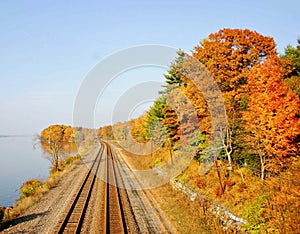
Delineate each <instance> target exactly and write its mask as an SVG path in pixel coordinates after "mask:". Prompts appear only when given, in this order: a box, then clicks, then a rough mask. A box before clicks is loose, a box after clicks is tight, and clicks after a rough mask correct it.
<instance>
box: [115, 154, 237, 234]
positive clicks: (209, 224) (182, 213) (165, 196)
mask: <svg viewBox="0 0 300 234" xmlns="http://www.w3.org/2000/svg"><path fill="white" fill-rule="evenodd" d="M119 150H120V152H121V153H122V154H123V155H124V156H125V157H126V161H127V162H129V164H130V165H131V166H132V167H133V169H139V170H143V169H149V168H151V167H153V166H154V165H155V162H157V161H159V162H166V161H168V160H169V152H168V151H166V150H164V149H159V150H157V151H156V152H155V153H154V154H150V155H146V156H137V155H135V154H132V153H130V152H128V151H126V150H124V149H121V148H119ZM157 158H159V160H158V159H157ZM196 178H199V165H198V164H197V163H196V162H194V161H192V163H191V164H190V166H189V167H188V168H187V170H186V171H185V172H184V173H183V174H181V176H180V180H183V181H185V182H190V181H193V180H196ZM150 192H151V193H152V194H153V195H154V198H155V200H156V201H157V202H158V205H159V207H160V208H161V209H162V210H163V211H164V213H165V214H166V215H167V217H168V218H169V220H170V221H171V223H172V225H174V226H175V228H176V230H177V231H178V232H179V233H234V231H231V230H227V231H225V230H223V227H222V225H221V223H220V220H219V219H218V218H216V217H214V216H213V215H211V214H209V213H208V212H207V209H206V208H205V207H203V205H202V204H201V203H200V201H199V200H197V199H196V201H195V202H191V201H190V200H189V198H188V197H187V196H186V195H184V194H182V193H180V192H178V191H175V190H174V189H172V187H171V186H170V184H165V185H163V186H160V187H158V188H155V189H151V190H150Z"/></svg>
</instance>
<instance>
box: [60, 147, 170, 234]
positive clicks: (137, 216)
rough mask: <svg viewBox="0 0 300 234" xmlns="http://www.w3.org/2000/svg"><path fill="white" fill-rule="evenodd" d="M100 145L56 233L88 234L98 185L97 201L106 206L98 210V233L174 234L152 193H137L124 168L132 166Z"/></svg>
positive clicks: (110, 148)
mask: <svg viewBox="0 0 300 234" xmlns="http://www.w3.org/2000/svg"><path fill="white" fill-rule="evenodd" d="M100 145H101V147H100V149H99V150H98V151H97V154H96V157H95V159H94V160H93V161H91V162H92V164H91V166H90V168H89V171H88V172H87V174H86V176H85V178H84V179H83V182H82V184H81V186H80V188H79V190H78V192H77V194H76V195H74V199H73V200H72V202H71V204H70V205H69V207H68V209H67V211H66V212H65V214H64V215H63V217H62V218H61V220H60V222H59V224H58V225H57V227H56V228H55V230H54V232H55V233H81V232H84V230H85V229H84V226H83V224H84V223H85V225H86V224H87V225H89V220H88V219H89V218H88V217H87V216H88V215H87V210H88V209H90V208H89V207H90V206H93V204H90V205H89V203H92V200H91V196H92V193H93V191H95V190H97V183H101V184H102V186H100V187H101V189H102V190H101V191H102V193H101V194H102V195H101V197H97V199H102V200H103V206H102V207H101V208H100V207H96V208H94V209H96V211H95V212H97V213H98V214H99V215H100V216H101V217H100V220H101V221H100V222H99V223H100V226H97V230H98V231H97V232H99V233H107V234H108V233H130V232H131V233H145V232H146V233H158V232H159V233H162V232H163V233H170V232H171V231H170V228H169V227H168V226H167V225H166V224H165V222H164V220H163V218H162V217H161V215H160V214H159V211H158V209H157V208H156V206H155V204H154V201H153V200H152V199H151V197H149V194H148V193H147V192H146V191H143V190H142V191H137V190H135V188H134V182H133V181H131V180H130V177H132V176H134V175H128V174H126V172H125V171H124V170H123V169H122V167H124V166H128V165H127V164H126V162H125V161H124V159H123V158H120V157H119V156H118V155H116V154H115V152H114V151H113V150H112V147H111V146H110V145H109V144H108V143H106V142H100ZM127 173H128V171H127ZM130 174H131V173H130ZM99 175H100V176H99ZM97 177H101V178H102V180H103V181H101V182H100V181H97ZM126 178H127V179H126ZM125 183H127V184H128V183H129V184H130V185H131V186H130V187H131V188H130V190H129V191H128V190H125V189H124V188H125V186H124V185H125ZM98 185H99V184H98ZM85 219H86V220H85Z"/></svg>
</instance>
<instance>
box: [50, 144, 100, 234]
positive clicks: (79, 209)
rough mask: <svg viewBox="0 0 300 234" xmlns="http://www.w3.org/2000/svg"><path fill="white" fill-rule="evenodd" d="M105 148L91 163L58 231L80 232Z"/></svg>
mask: <svg viewBox="0 0 300 234" xmlns="http://www.w3.org/2000/svg"><path fill="white" fill-rule="evenodd" d="M103 150H104V147H101V148H100V149H99V151H98V153H97V156H96V158H95V160H94V161H93V164H92V165H91V167H90V169H89V171H88V173H87V175H86V177H85V179H84V181H83V182H82V185H81V187H80V189H79V191H78V193H77V194H76V196H75V199H74V200H73V202H72V203H71V205H70V207H69V209H68V211H67V212H66V214H65V215H64V216H63V218H62V219H61V221H60V223H59V224H58V226H57V228H56V231H55V232H56V233H80V231H81V229H82V225H83V221H84V217H85V214H86V211H87V207H88V203H89V201H90V198H91V194H92V191H93V188H94V186H95V181H96V177H97V173H98V170H99V166H100V163H101V160H102V157H103Z"/></svg>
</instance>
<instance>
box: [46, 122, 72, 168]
mask: <svg viewBox="0 0 300 234" xmlns="http://www.w3.org/2000/svg"><path fill="white" fill-rule="evenodd" d="M40 140H41V144H42V148H43V150H44V151H45V152H46V153H48V154H49V155H50V161H51V163H52V166H53V167H54V168H55V170H56V171H58V170H59V162H60V161H62V160H63V156H64V154H65V152H66V149H67V148H68V147H70V143H72V142H73V141H74V132H73V128H72V127H70V126H65V125H51V126H49V127H47V128H46V129H44V130H43V131H42V133H41V136H40Z"/></svg>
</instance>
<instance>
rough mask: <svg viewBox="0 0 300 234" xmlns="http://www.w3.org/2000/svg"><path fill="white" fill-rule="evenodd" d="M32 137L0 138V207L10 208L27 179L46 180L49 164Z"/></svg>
mask: <svg viewBox="0 0 300 234" xmlns="http://www.w3.org/2000/svg"><path fill="white" fill-rule="evenodd" d="M33 139H34V136H8V137H0V161H1V163H0V206H6V207H8V206H11V205H12V204H13V202H14V200H16V199H17V198H19V197H20V193H19V188H20V187H21V185H22V184H23V183H24V182H25V181H27V180H29V179H40V180H43V181H44V180H46V179H47V177H48V176H49V168H50V162H49V161H48V160H47V159H46V158H45V157H44V156H43V153H42V150H41V148H40V146H37V147H35V148H34V143H35V141H34V140H33Z"/></svg>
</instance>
